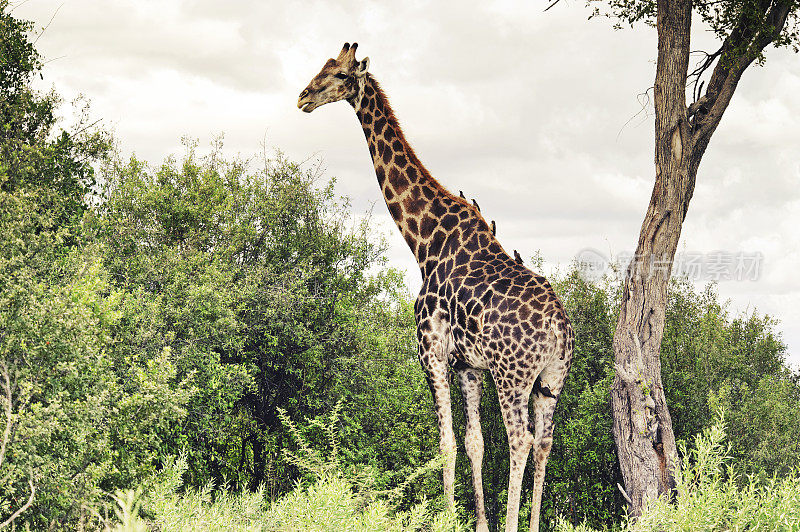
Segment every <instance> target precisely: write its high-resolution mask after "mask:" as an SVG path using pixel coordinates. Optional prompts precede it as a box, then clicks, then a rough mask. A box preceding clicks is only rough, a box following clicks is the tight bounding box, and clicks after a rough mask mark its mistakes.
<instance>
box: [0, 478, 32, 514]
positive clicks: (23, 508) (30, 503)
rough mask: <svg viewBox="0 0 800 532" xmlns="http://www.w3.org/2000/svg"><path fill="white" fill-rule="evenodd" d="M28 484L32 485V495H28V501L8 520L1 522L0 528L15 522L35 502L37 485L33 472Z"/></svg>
mask: <svg viewBox="0 0 800 532" xmlns="http://www.w3.org/2000/svg"><path fill="white" fill-rule="evenodd" d="M28 486H30V488H31V495H30V497H28V502H26V503H25V504H24V505H23V506H22V507H21V508H19V509H18V510H17V511H16V512H14V513H13V514H11V517H9V518H8V519H6V520H5V521H3V522H2V523H0V528H5V527H7V526H8V525H10V524H11V523H13V522H14V520H15V519H16V518H17V517H19V516H20V515H22V513H23V512H24V511H25V510H27V509H28V508H30V507H31V505H32V504H33V499H34V497H35V496H36V486H35V485H34V484H33V473H31V476H29V477H28Z"/></svg>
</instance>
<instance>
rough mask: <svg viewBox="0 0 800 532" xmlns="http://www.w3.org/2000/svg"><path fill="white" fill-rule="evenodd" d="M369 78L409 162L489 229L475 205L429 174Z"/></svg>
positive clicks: (373, 82)
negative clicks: (404, 148)
mask: <svg viewBox="0 0 800 532" xmlns="http://www.w3.org/2000/svg"><path fill="white" fill-rule="evenodd" d="M367 77H368V79H369V80H370V81H371V82H372V87H373V88H374V89H375V97H376V99H377V102H376V103H377V104H379V105H381V107H382V108H383V109H384V111H385V112H386V119H387V121H388V122H390V123H392V124H394V126H395V128H396V134H397V137H398V138H399V139H400V141H401V142H402V143H403V144H405V145H406V147H407V148H408V151H407V152H406V154H407V157H408V159H409V161H410V162H412V163H414V164H415V165H416V166H417V168H419V169H420V170H421V171H422V173H423V175H424V176H425V177H426V178H427V179H428V180H429V181H430V183H431V184H433V186H435V187H436V188H438V189H439V191H440V192H441V193H442V194H444V195H445V196H446V197H448V198H449V199H451V200H453V201H455V202H456V203H458V204H460V205H462V206H464V207H466V208H467V209H468V210H470V211H472V213H473V214H475V215H476V216H477V217H478V219H480V220H481V221H483V223H484V224H485V225H486V228H487V229H489V224H488V223H487V222H486V219H485V218H484V217H483V215H482V214H481V211H479V210H478V209H477V208H476V207H475V206H474V205H472V204H471V203H470V202H468V201H467V200H466V199H464V198H462V197H460V196H456V195H455V194H453V193H452V192H450V191H449V190H447V188H446V187H445V186H444V185H442V184H441V183H439V181H438V180H437V179H436V178H435V177H433V176H432V175H431V173H430V172H428V169H427V168H426V167H425V165H424V164H422V161H420V160H419V158H418V157H417V154H416V152H415V151H414V148H413V147H412V146H411V143H410V142H408V140H406V136H405V134H404V133H403V128H401V127H400V121H399V120H398V119H397V117H396V116H395V115H394V110H393V109H392V106H391V105H390V104H389V97H388V96H386V93H385V92H383V89H382V88H381V85H380V83H378V80H377V79H375V77H374V76H373V75H372V74H370V73H367Z"/></svg>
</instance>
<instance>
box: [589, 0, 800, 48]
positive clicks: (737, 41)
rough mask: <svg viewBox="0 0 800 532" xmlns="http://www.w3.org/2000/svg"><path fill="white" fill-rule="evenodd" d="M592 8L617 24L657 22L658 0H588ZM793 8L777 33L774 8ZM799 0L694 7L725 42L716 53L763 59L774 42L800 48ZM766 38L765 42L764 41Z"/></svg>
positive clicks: (725, 0)
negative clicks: (765, 52)
mask: <svg viewBox="0 0 800 532" xmlns="http://www.w3.org/2000/svg"><path fill="white" fill-rule="evenodd" d="M586 3H587V5H589V6H591V7H592V15H591V17H597V16H605V17H609V18H614V19H617V21H616V22H615V24H614V27H615V28H617V29H619V28H621V27H622V25H623V24H627V25H629V26H633V25H634V24H636V23H638V22H642V23H645V24H647V25H649V26H655V25H656V11H657V5H658V4H657V1H656V0H610V1H608V2H606V1H605V0H587V2H586ZM781 4H783V5H786V6H788V7H789V14H788V17H787V21H786V24H785V25H784V27H783V28H782V30H781V31H780V32H777V33H776V32H775V29H776V28H775V27H774V26H773V25H774V24H775V20H774V19H773V17H772V16H771V13H772V10H773V9H774V8H775V7H776V6H778V5H781ZM799 6H800V3H798V2H797V1H796V0H781V1H780V2H766V3H765V2H756V1H753V0H695V1H693V2H692V9H693V11H694V13H695V14H696V15H697V17H698V18H699V19H700V20H702V22H703V23H704V24H705V25H706V26H707V27H709V28H710V29H711V31H712V32H713V33H714V34H715V35H716V37H717V38H718V39H719V40H720V41H722V42H725V47H724V48H723V49H720V52H718V53H717V54H715V56H714V57H716V55H722V58H721V59H722V60H723V61H727V62H729V61H732V60H734V59H736V58H739V57H744V56H748V55H750V54H752V55H751V57H757V58H758V59H759V60H760V61H763V55H762V53H761V52H762V50H761V48H762V47H763V45H764V44H768V43H772V44H774V45H775V46H776V47H777V46H786V47H790V48H792V49H793V50H794V51H795V52H797V51H798V50H800V17H799V16H798V7H799ZM763 40H766V42H764V43H763V44H759V43H761V41H763ZM712 58H713V57H712Z"/></svg>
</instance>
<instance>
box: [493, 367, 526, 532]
mask: <svg viewBox="0 0 800 532" xmlns="http://www.w3.org/2000/svg"><path fill="white" fill-rule="evenodd" d="M497 388H498V389H497V395H498V398H499V399H500V411H501V412H502V414H503V422H504V423H505V426H506V432H507V434H508V449H509V453H510V460H509V473H508V507H507V509H506V532H512V531H516V530H517V523H518V521H519V501H520V492H521V491H522V476H523V475H524V473H525V465H526V464H527V462H528V453H529V452H530V450H531V447H532V445H533V439H534V437H533V434H532V433H531V431H530V426H529V424H528V400H529V398H530V393H531V387H530V386H528V387H527V389H523V388H521V387H508V388H504V387H502V383H498V386H497Z"/></svg>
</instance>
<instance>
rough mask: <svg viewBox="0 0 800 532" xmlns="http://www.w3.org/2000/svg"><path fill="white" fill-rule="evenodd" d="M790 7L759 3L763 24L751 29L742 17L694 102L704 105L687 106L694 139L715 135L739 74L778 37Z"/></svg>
mask: <svg viewBox="0 0 800 532" xmlns="http://www.w3.org/2000/svg"><path fill="white" fill-rule="evenodd" d="M791 6H792V3H791V2H780V1H777V2H774V3H773V2H772V1H770V0H762V1H761V6H760V8H761V9H763V11H764V24H763V25H762V26H761V27H760V28H756V27H753V25H752V23H751V22H750V21H747V20H745V16H744V15H742V16H741V18H740V20H739V22H738V23H737V25H736V26H735V27H734V28H733V30H731V33H730V34H729V35H728V37H727V38H726V39H725V42H723V43H722V47H721V48H720V49H719V51H718V52H717V54H718V60H717V65H716V67H714V71H713V73H712V74H711V79H710V80H709V82H708V85H707V87H706V93H705V94H704V95H703V97H701V98H700V99H698V100H697V102H695V103H699V102H700V101H701V100H703V103H702V104H700V105H697V106H695V104H692V105H691V106H689V111H690V112H689V114H690V115H691V114H695V115H696V118H695V121H694V124H693V126H694V127H693V129H694V135H693V137H694V139H695V140H699V139H704V138H706V139H707V138H708V137H710V135H711V133H713V132H714V130H715V129H716V127H717V125H719V121H720V120H721V119H722V115H723V114H724V113H725V110H726V109H727V108H728V104H730V101H731V98H732V97H733V93H734V91H735V90H736V86H737V85H738V83H739V80H740V79H741V77H742V74H743V73H744V71H745V70H746V69H747V67H748V66H750V64H751V63H752V62H753V61H755V60H756V59H757V58H758V57H759V56H760V55H761V52H763V51H764V48H766V47H767V46H769V44H771V43H772V42H774V41H775V39H777V38H778V37H779V36H780V34H781V31H783V27H784V26H785V25H786V19H787V17H788V15H789V12H790V11H791ZM737 51H740V52H739V55H738V56H736V55H735V54H736V52H737ZM701 108H707V109H708V112H707V113H704V114H702V115H701V114H699V113H697V111H698V110H700V109H701ZM691 111H693V113H692V112H691Z"/></svg>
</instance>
